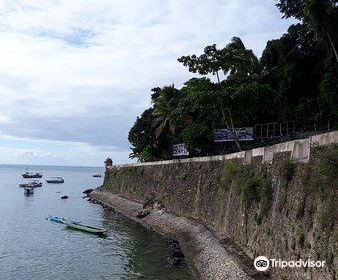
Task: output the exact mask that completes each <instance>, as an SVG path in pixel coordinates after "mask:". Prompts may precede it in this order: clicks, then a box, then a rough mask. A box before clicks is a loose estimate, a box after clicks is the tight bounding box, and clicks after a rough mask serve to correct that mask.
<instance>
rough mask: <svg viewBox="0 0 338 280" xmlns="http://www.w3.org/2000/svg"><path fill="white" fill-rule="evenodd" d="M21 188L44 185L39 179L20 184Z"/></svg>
mask: <svg viewBox="0 0 338 280" xmlns="http://www.w3.org/2000/svg"><path fill="white" fill-rule="evenodd" d="M19 186H20V188H38V187H42V182H39V181H38V180H33V181H30V182H28V183H23V184H19Z"/></svg>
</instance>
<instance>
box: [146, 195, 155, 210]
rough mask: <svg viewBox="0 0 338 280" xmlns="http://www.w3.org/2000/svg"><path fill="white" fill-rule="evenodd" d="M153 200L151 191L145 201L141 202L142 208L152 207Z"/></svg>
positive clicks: (153, 196)
mask: <svg viewBox="0 0 338 280" xmlns="http://www.w3.org/2000/svg"><path fill="white" fill-rule="evenodd" d="M154 200H155V193H153V192H152V193H151V194H150V196H148V197H147V199H146V201H145V202H144V204H143V209H146V208H148V207H153V205H154Z"/></svg>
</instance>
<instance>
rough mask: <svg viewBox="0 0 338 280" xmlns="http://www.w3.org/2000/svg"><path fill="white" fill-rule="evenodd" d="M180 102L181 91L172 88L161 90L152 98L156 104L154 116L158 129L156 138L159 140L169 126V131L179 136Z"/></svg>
mask: <svg viewBox="0 0 338 280" xmlns="http://www.w3.org/2000/svg"><path fill="white" fill-rule="evenodd" d="M178 100H179V91H178V90H177V89H175V88H174V86H171V87H168V86H167V87H164V88H162V89H161V90H159V89H157V91H156V92H155V94H153V96H152V101H153V104H154V111H153V116H154V117H155V119H154V125H155V127H156V132H155V135H156V138H159V137H160V135H161V134H162V132H163V130H164V128H165V127H166V126H169V130H170V131H171V132H172V133H173V135H177V128H178V125H177V124H178V117H179V111H178V108H177V106H178Z"/></svg>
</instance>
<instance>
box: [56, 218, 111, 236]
mask: <svg viewBox="0 0 338 280" xmlns="http://www.w3.org/2000/svg"><path fill="white" fill-rule="evenodd" d="M61 221H62V222H63V223H64V224H65V225H66V226H67V227H70V228H73V229H77V230H82V231H86V232H90V233H96V234H105V230H104V229H102V228H96V227H91V226H86V225H83V224H81V223H74V222H71V221H68V220H66V219H65V218H61Z"/></svg>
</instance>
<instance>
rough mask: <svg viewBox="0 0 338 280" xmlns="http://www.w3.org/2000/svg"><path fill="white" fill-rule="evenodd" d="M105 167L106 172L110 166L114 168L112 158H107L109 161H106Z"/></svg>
mask: <svg viewBox="0 0 338 280" xmlns="http://www.w3.org/2000/svg"><path fill="white" fill-rule="evenodd" d="M104 166H105V167H106V171H107V170H108V168H109V166H113V161H112V159H111V158H110V157H107V159H106V160H105V161H104Z"/></svg>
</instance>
